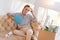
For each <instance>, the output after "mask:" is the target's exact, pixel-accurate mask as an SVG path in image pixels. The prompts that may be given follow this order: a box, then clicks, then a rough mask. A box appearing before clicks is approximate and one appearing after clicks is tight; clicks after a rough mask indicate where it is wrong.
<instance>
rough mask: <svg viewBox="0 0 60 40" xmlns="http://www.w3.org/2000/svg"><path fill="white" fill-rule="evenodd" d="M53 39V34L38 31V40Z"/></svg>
mask: <svg viewBox="0 0 60 40" xmlns="http://www.w3.org/2000/svg"><path fill="white" fill-rule="evenodd" d="M54 39H55V33H54V32H48V31H45V30H40V31H39V35H38V40H54Z"/></svg>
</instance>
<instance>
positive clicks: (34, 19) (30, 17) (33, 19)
mask: <svg viewBox="0 0 60 40" xmlns="http://www.w3.org/2000/svg"><path fill="white" fill-rule="evenodd" d="M28 15H29V14H28ZM29 19H30V20H31V21H37V19H36V18H34V17H33V16H32V15H29Z"/></svg>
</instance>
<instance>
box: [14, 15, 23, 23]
mask: <svg viewBox="0 0 60 40" xmlns="http://www.w3.org/2000/svg"><path fill="white" fill-rule="evenodd" d="M14 21H15V22H16V23H17V24H21V23H22V18H20V17H19V16H14Z"/></svg>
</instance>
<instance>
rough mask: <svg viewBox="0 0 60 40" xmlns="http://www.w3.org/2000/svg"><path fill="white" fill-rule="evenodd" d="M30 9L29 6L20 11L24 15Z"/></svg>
mask: <svg viewBox="0 0 60 40" xmlns="http://www.w3.org/2000/svg"><path fill="white" fill-rule="evenodd" d="M28 11H30V8H29V7H25V8H24V9H23V11H22V13H23V15H26V13H27V12H28Z"/></svg>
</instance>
